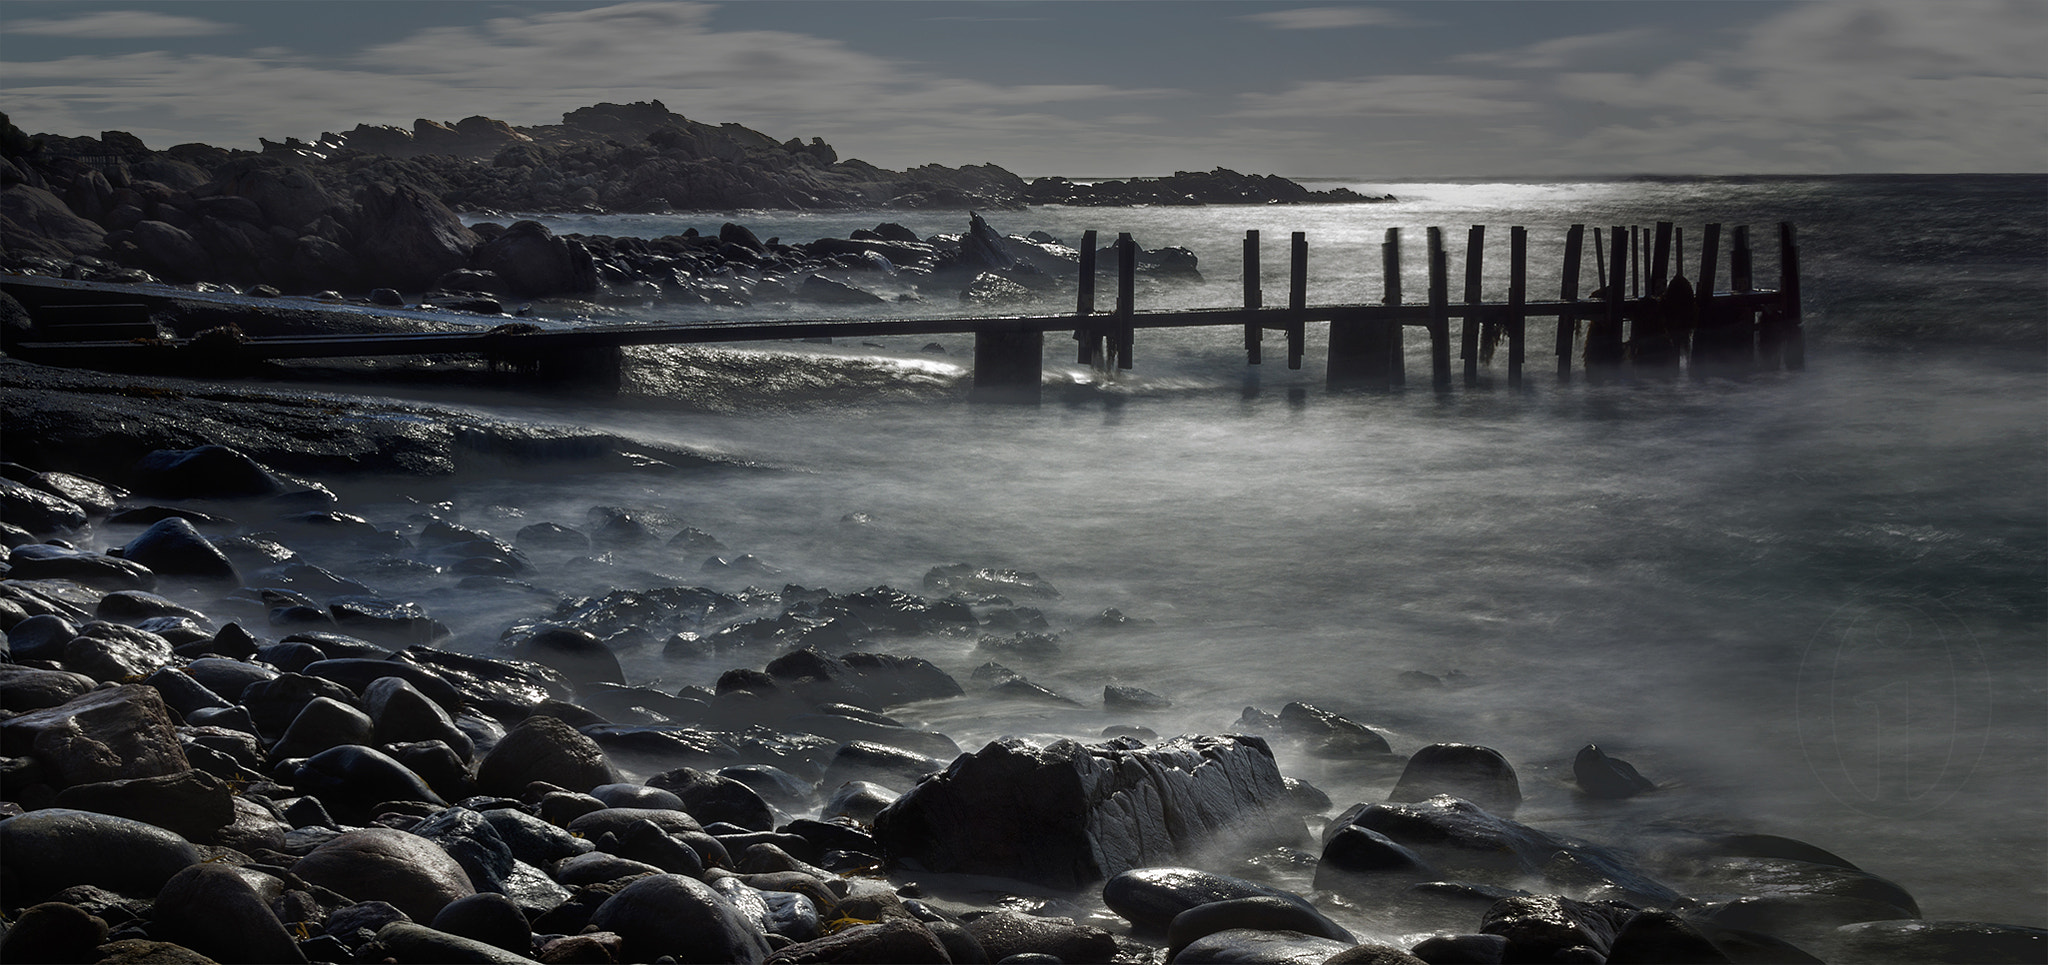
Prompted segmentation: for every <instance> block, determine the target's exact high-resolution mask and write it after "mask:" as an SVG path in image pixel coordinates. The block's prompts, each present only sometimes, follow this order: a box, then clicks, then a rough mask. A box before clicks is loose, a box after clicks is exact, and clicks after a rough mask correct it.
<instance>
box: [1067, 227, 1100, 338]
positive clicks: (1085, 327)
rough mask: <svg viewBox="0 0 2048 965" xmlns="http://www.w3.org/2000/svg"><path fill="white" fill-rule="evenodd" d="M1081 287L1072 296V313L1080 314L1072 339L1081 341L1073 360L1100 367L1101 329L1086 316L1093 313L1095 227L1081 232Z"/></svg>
mask: <svg viewBox="0 0 2048 965" xmlns="http://www.w3.org/2000/svg"><path fill="white" fill-rule="evenodd" d="M1080 282H1081V289H1080V292H1079V294H1077V295H1076V296H1075V298H1074V314H1075V315H1078V316H1080V324H1079V325H1078V326H1076V327H1075V329H1074V339H1075V340H1076V341H1078V342H1080V343H1081V348H1080V352H1079V353H1078V355H1079V357H1077V358H1076V359H1074V361H1076V362H1079V363H1080V364H1082V365H1090V366H1094V367H1096V368H1101V367H1102V330H1101V329H1098V328H1096V327H1095V326H1094V325H1091V324H1089V322H1088V316H1090V315H1093V314H1095V229H1093V228H1090V229H1088V230H1087V231H1084V232H1082V233H1081V278H1080Z"/></svg>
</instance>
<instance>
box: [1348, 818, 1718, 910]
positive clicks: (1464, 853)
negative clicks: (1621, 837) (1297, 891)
mask: <svg viewBox="0 0 2048 965" xmlns="http://www.w3.org/2000/svg"><path fill="white" fill-rule="evenodd" d="M1347 825H1357V826H1359V827H1363V828H1367V829H1369V830H1372V831H1377V832H1379V833H1381V834H1384V835H1386V836H1387V837H1388V838H1390V839H1392V840H1393V841H1394V842H1396V843H1398V844H1400V845H1402V846H1403V847H1406V848H1409V849H1411V850H1413V851H1414V852H1416V853H1417V854H1419V855H1421V856H1422V858H1423V859H1424V860H1426V861H1428V862H1429V863H1430V864H1431V865H1432V866H1434V867H1436V868H1437V869H1439V870H1440V871H1442V872H1444V873H1445V874H1451V875H1471V876H1473V877H1477V878H1481V879H1490V878H1495V877H1498V876H1500V875H1503V874H1508V875H1530V876H1538V877H1548V878H1551V879H1552V880H1554V881H1557V882H1558V883H1559V884H1561V885H1566V884H1568V885H1569V886H1570V887H1572V888H1573V889H1575V892H1574V893H1578V894H1601V895H1609V896H1614V897H1618V898H1622V899H1625V900H1628V901H1632V902H1636V903H1638V904H1653V905H1663V906H1669V905H1671V904H1673V903H1676V902H1677V901H1678V895H1677V893H1676V892H1674V891H1672V890H1671V889H1670V888H1669V887H1667V886H1666V885H1664V884H1663V883H1661V882H1659V881H1657V880H1656V879H1654V878H1651V877H1650V876H1649V875H1647V874H1645V873H1644V872H1642V871H1641V870H1640V869H1638V868H1636V867H1635V865H1634V863H1633V862H1632V861H1631V860H1629V859H1628V858H1627V857H1626V856H1625V855H1623V854H1621V853H1620V852H1616V851H1613V850H1611V849H1608V848H1604V847H1601V846H1599V845H1594V844H1590V843H1588V842H1585V841H1580V840H1577V839H1575V838H1570V837H1566V836H1564V835H1559V834H1554V833H1551V832H1548V831H1543V830H1540V829H1537V828H1532V827H1530V826H1528V825H1526V824H1521V823H1519V822H1516V821H1513V820H1510V819H1508V818H1503V817H1499V816H1497V815H1494V814H1490V813H1488V812H1487V811H1486V810H1485V809H1483V808H1481V807H1479V806H1478V805H1476V804H1473V803H1472V802H1470V801H1465V800H1462V799H1459V798H1454V797H1450V796H1448V795H1438V796H1436V797H1433V798H1430V799H1429V800H1427V801H1420V802H1416V803H1412V804H1402V803H1388V804H1359V805H1354V806H1353V807H1351V808H1350V809H1348V810H1346V811H1345V812H1344V813H1343V814H1341V815H1339V816H1338V817H1337V818H1336V819H1335V820H1333V821H1331V822H1330V824H1329V825H1328V827H1327V828H1326V829H1325V832H1324V833H1325V834H1326V835H1335V834H1336V833H1337V832H1338V831H1340V830H1342V829H1343V828H1344V827H1346V826H1347Z"/></svg>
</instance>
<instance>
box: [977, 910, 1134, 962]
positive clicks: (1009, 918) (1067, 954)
mask: <svg viewBox="0 0 2048 965" xmlns="http://www.w3.org/2000/svg"><path fill="white" fill-rule="evenodd" d="M966 924H967V931H968V933H969V934H971V935H973V936H974V940H975V941H977V942H980V943H981V947H982V948H983V949H984V950H985V951H987V953H988V957H989V958H991V959H993V960H995V961H1002V960H1003V959H1006V958H1009V957H1010V956H1012V955H1022V954H1027V953H1030V952H1037V953H1039V954H1041V955H1052V956H1054V957H1056V958H1058V959H1059V960H1061V961H1063V962H1106V961H1109V960H1110V959H1112V958H1114V957H1115V956H1116V937H1115V936H1113V935H1111V934H1110V933H1109V932H1108V931H1105V930H1103V929H1101V928H1097V927H1095V926H1093V925H1083V924H1080V923H1078V922H1076V921H1074V920H1073V919H1072V918H1041V917H1039V916H1037V915H1025V914H1020V913H1018V912H1015V911H1011V910H1010V909H1007V908H1004V909H1000V910H997V911H992V912H989V913H988V914H986V915H979V916H976V917H975V918H973V919H971V920H969V921H968V922H967V923H966Z"/></svg>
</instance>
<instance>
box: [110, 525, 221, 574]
mask: <svg viewBox="0 0 2048 965" xmlns="http://www.w3.org/2000/svg"><path fill="white" fill-rule="evenodd" d="M121 558H122V559H125V560H130V561H132V562H135V563H139V564H141V565H143V566H146V567H149V568H150V570H152V571H154V572H155V573H157V574H158V575H160V576H183V577H191V578H194V579H202V580H228V581H232V582H235V583H239V582H241V575H240V574H238V573H236V572H235V564H234V563H232V562H229V560H228V557H227V554H225V553H222V552H221V551H220V549H219V547H216V546H214V545H213V544H212V543H211V542H208V541H207V539H206V537H205V536H203V535H201V534H200V532H199V530H198V529H197V528H195V527H194V526H193V525H192V524H191V523H190V522H188V521H186V520H184V519H181V518H179V517H176V516H173V517H170V518H168V519H163V520H159V521H158V522H156V523H154V524H152V525H151V526H150V527H149V528H148V529H145V530H143V531H142V533H141V534H140V535H138V536H136V537H135V538H134V539H132V540H129V541H128V544H127V545H126V546H123V547H122V548H121Z"/></svg>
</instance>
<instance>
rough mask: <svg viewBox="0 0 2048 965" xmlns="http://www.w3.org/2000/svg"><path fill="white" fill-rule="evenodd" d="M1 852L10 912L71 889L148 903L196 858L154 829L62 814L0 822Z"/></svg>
mask: <svg viewBox="0 0 2048 965" xmlns="http://www.w3.org/2000/svg"><path fill="white" fill-rule="evenodd" d="M0 854H4V855H6V862H5V863H4V864H0V886H4V887H0V891H4V892H5V897H4V901H5V903H6V905H7V906H8V907H14V908H18V907H21V906H23V905H32V904H36V903H38V902H40V901H43V900H44V899H46V898H49V897H50V896H51V895H54V894H56V893H57V892H59V891H62V890H64V889H65V888H69V887H71V886H72V885H92V886H94V887H97V888H104V889H106V890H108V891H112V892H115V893H118V894H123V895H129V896H131V897H136V898H152V897H155V895H156V894H157V892H159V891H161V890H162V889H163V886H164V883H165V882H167V881H170V880H171V878H172V876H174V875H176V874H177V873H178V872H180V871H183V870H185V869H186V868H188V867H190V866H192V865H194V864H197V863H198V862H199V860H200V858H199V850H198V849H197V848H194V847H193V846H192V842H190V841H187V840H185V839H184V838H181V837H179V836H178V835H176V834H174V833H172V832H170V831H166V830H164V829H163V828H159V827H157V826H155V825H153V824H145V823H143V822H141V821H135V820H131V819H129V818H121V817H115V816H113V815H110V814H96V813H93V812H91V811H75V810H71V809H69V808H44V809H42V810H39V811H30V812H28V813H26V814H18V815H15V816H14V817H11V818H8V819H6V820H4V821H0Z"/></svg>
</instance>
